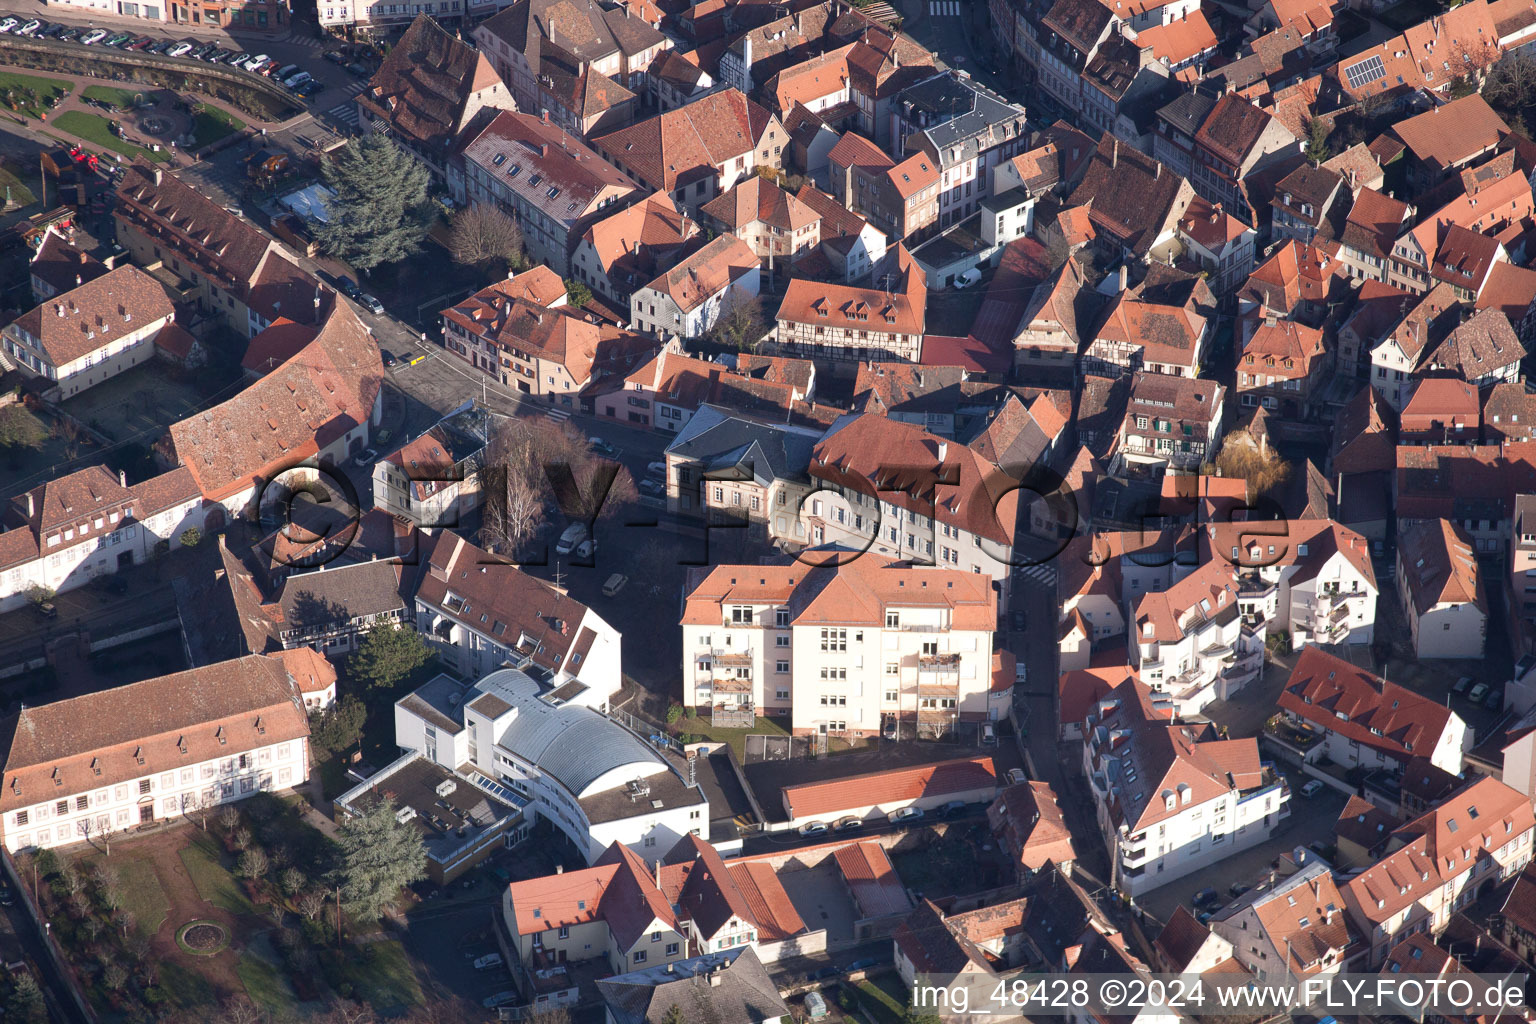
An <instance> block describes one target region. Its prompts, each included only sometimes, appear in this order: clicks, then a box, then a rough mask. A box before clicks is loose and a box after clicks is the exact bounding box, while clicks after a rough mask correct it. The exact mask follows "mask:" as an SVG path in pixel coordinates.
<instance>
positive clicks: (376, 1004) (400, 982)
mask: <svg viewBox="0 0 1536 1024" xmlns="http://www.w3.org/2000/svg"><path fill="white" fill-rule="evenodd" d="M364 949H365V950H370V949H371V950H373V953H372V955H371V956H370V957H364V956H361V955H360V956H357V957H349V958H348V959H347V962H346V966H345V968H344V970H345V973H346V976H347V980H348V981H350V982H351V983H352V985H353V987H354V988H355V989H356V990H357V996H358V998H359V999H362V1000H363V1001H364V1002H366V1003H367V1004H368V1005H369V1006H372V1007H373V1008H374V1009H375V1010H377V1011H378V1012H379V1013H383V1014H388V1015H394V1014H396V1013H399V1012H401V1011H404V1010H408V1009H410V1008H411V1007H413V1006H420V1005H421V1004H422V1003H423V1002H425V999H424V998H423V996H422V994H421V986H420V985H419V984H418V983H417V981H416V972H415V971H413V970H411V963H410V960H409V958H408V957H407V956H406V954H405V947H404V946H402V945H400V943H398V942H396V941H394V940H393V939H390V940H388V941H384V942H370V943H369V944H368V945H367V946H366V947H364Z"/></svg>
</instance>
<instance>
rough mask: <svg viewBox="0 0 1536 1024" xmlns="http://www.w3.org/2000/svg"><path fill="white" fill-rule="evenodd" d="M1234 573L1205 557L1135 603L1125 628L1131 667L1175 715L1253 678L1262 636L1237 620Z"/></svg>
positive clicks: (1259, 665) (1261, 650) (1197, 707)
mask: <svg viewBox="0 0 1536 1024" xmlns="http://www.w3.org/2000/svg"><path fill="white" fill-rule="evenodd" d="M1238 594H1239V586H1238V579H1237V572H1236V569H1235V568H1234V567H1233V566H1232V565H1230V564H1228V563H1227V562H1226V561H1225V560H1223V559H1211V560H1208V561H1206V562H1205V563H1204V564H1203V565H1201V566H1200V567H1199V568H1197V569H1196V570H1195V571H1194V572H1192V573H1190V574H1189V575H1188V576H1185V577H1184V578H1183V579H1181V580H1179V581H1178V582H1176V583H1174V584H1173V585H1172V586H1170V587H1169V588H1168V589H1167V590H1163V591H1155V592H1152V593H1146V594H1143V595H1142V596H1141V598H1140V599H1139V600H1138V601H1137V603H1136V610H1135V616H1134V621H1133V622H1132V623H1131V624H1130V627H1131V628H1129V629H1128V630H1127V633H1128V634H1129V635H1128V638H1127V639H1128V646H1129V648H1130V658H1131V664H1132V665H1134V666H1136V668H1137V670H1138V671H1139V672H1140V675H1141V680H1142V682H1144V683H1146V684H1147V685H1148V686H1150V687H1151V688H1152V690H1153V692H1154V693H1157V694H1165V695H1167V696H1168V697H1169V698H1171V699H1172V700H1173V702H1174V706H1175V707H1176V708H1178V710H1179V713H1180V714H1186V715H1187V714H1194V713H1195V712H1198V711H1199V710H1200V709H1201V708H1203V707H1205V706H1206V705H1207V704H1209V703H1210V702H1211V701H1213V700H1217V699H1223V700H1224V699H1226V698H1227V697H1228V696H1229V695H1231V694H1233V693H1235V692H1236V691H1238V690H1240V689H1242V688H1243V687H1244V686H1246V685H1247V684H1248V683H1250V682H1252V681H1253V680H1254V679H1256V678H1257V677H1258V674H1259V672H1260V671H1261V670H1262V669H1263V667H1264V636H1263V634H1262V633H1261V632H1259V631H1258V630H1256V629H1254V628H1252V627H1250V626H1249V625H1247V624H1246V623H1244V622H1243V621H1242V616H1241V613H1240V610H1239V607H1238Z"/></svg>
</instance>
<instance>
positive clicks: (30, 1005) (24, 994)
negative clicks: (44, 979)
mask: <svg viewBox="0 0 1536 1024" xmlns="http://www.w3.org/2000/svg"><path fill="white" fill-rule="evenodd" d="M5 1018H6V1020H7V1021H12V1020H14V1021H17V1022H18V1024H48V1007H47V1006H46V1005H45V1004H44V1003H43V990H42V989H40V988H38V987H37V979H35V978H33V977H32V973H31V972H30V971H25V972H23V973H21V974H20V975H18V976H17V978H16V987H15V988H14V989H12V990H11V998H10V999H8V1000H6V1003H5Z"/></svg>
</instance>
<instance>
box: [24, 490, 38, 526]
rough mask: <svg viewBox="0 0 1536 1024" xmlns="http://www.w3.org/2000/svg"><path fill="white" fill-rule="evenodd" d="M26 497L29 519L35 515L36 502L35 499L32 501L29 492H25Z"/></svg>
mask: <svg viewBox="0 0 1536 1024" xmlns="http://www.w3.org/2000/svg"><path fill="white" fill-rule="evenodd" d="M26 497H27V518H28V519H31V518H32V517H33V516H35V515H37V502H36V500H35V499H33V497H32V492H31V491H28V492H27V495H26Z"/></svg>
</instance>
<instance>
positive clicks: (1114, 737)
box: [1083, 682, 1291, 896]
mask: <svg viewBox="0 0 1536 1024" xmlns="http://www.w3.org/2000/svg"><path fill="white" fill-rule="evenodd" d="M1083 772H1084V774H1085V775H1086V776H1087V778H1088V781H1089V786H1090V788H1091V790H1092V792H1093V797H1094V802H1095V804H1096V805H1097V810H1098V819H1099V827H1100V828H1101V829H1102V830H1103V832H1104V840H1105V843H1106V845H1107V846H1108V849H1109V857H1110V863H1111V872H1112V875H1113V877H1112V883H1113V884H1114V885H1115V886H1116V887H1118V888H1119V889H1120V891H1121V892H1123V893H1126V894H1127V895H1130V896H1140V895H1142V894H1143V893H1146V892H1150V891H1151V890H1153V889H1156V888H1157V887H1158V886H1161V885H1165V884H1167V883H1168V882H1171V881H1173V880H1174V879H1176V878H1183V877H1185V876H1187V875H1191V874H1194V873H1195V872H1198V871H1201V870H1204V869H1206V868H1209V867H1211V866H1213V865H1215V864H1216V863H1218V862H1219V861H1222V860H1224V859H1226V858H1227V857H1230V856H1232V855H1233V854H1234V853H1237V852H1239V851H1241V850H1246V849H1248V848H1249V847H1252V846H1256V845H1258V844H1259V843H1262V842H1264V841H1265V840H1267V839H1268V838H1269V837H1270V835H1271V834H1272V833H1273V832H1274V830H1275V829H1276V828H1277V827H1278V826H1279V825H1280V823H1281V822H1282V821H1283V820H1284V819H1285V818H1286V817H1288V816H1289V814H1290V799H1291V793H1290V788H1289V787H1288V785H1287V784H1286V781H1285V779H1284V777H1282V776H1281V775H1279V774H1277V773H1276V772H1275V771H1274V769H1273V768H1272V767H1271V766H1270V765H1268V764H1265V763H1263V762H1261V761H1260V760H1259V746H1258V741H1257V740H1255V739H1253V738H1252V737H1249V738H1246V739H1239V740H1223V739H1218V738H1216V734H1215V730H1214V729H1213V728H1212V727H1211V726H1210V725H1209V724H1208V723H1206V724H1201V725H1192V724H1186V723H1183V722H1181V721H1179V720H1178V719H1177V718H1174V719H1172V720H1170V719H1169V718H1168V717H1167V712H1166V710H1164V709H1160V708H1158V707H1156V706H1154V704H1153V702H1152V700H1151V698H1150V697H1149V696H1147V695H1146V694H1145V691H1139V690H1138V689H1137V687H1136V685H1135V683H1134V682H1127V683H1125V684H1122V685H1121V686H1118V687H1116V688H1115V689H1114V690H1113V691H1111V692H1110V695H1109V696H1108V697H1106V698H1104V699H1102V700H1100V701H1099V702H1097V703H1096V704H1095V705H1094V707H1093V708H1092V710H1090V712H1089V713H1088V716H1087V717H1086V719H1085V720H1084V723H1083Z"/></svg>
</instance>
